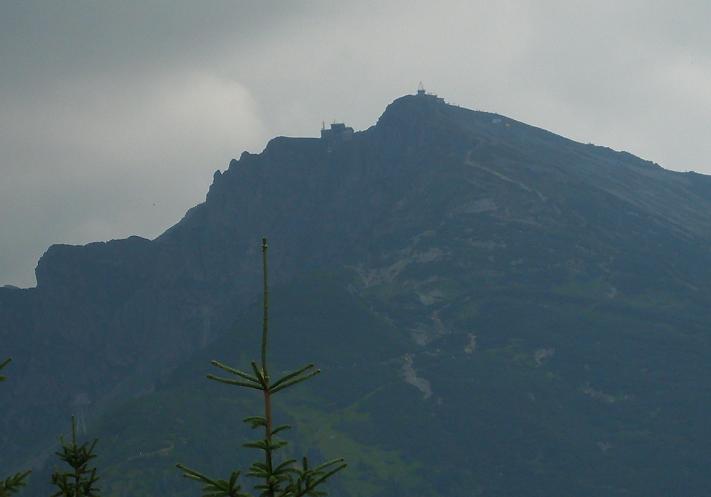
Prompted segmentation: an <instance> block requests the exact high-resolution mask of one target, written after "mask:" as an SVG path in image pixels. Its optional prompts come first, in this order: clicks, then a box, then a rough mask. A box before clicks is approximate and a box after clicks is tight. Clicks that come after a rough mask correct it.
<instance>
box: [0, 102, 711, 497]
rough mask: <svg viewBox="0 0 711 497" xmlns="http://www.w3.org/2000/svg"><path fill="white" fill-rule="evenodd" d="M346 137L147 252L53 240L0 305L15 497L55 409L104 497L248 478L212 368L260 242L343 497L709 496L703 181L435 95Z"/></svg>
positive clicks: (274, 152) (4, 430) (709, 266)
mask: <svg viewBox="0 0 711 497" xmlns="http://www.w3.org/2000/svg"><path fill="white" fill-rule="evenodd" d="M349 130H350V128H347V127H345V126H336V127H333V128H332V129H330V130H327V132H326V133H324V136H323V137H322V138H287V137H278V138H274V139H272V140H271V141H270V142H269V143H268V144H267V146H266V148H265V149H264V151H263V152H262V153H260V154H249V153H246V152H245V153H243V154H242V155H241V156H240V158H239V160H233V161H231V162H230V164H229V167H228V168H227V169H226V170H225V171H223V172H219V171H218V172H216V173H215V176H214V181H213V183H212V186H211V187H210V190H209V192H208V193H207V197H206V200H205V202H204V203H202V204H200V205H197V206H195V207H193V208H192V209H190V210H189V211H188V212H187V213H186V215H185V217H184V218H183V219H182V220H181V221H180V222H178V223H177V224H176V225H175V226H173V227H172V228H170V229H168V230H167V231H166V232H165V233H163V234H162V235H161V236H159V237H158V238H156V239H155V240H146V239H143V238H139V237H131V238H128V239H125V240H113V241H110V242H106V243H91V244H88V245H85V246H66V245H55V246H52V247H50V248H49V249H48V250H47V252H46V253H45V254H44V255H43V257H42V258H41V259H40V261H39V262H38V265H37V269H36V274H37V287H36V288H31V289H17V288H12V287H3V288H0V340H1V341H2V343H3V344H4V346H3V352H2V353H3V354H6V355H11V356H12V357H13V358H14V362H13V367H12V373H11V374H12V381H10V382H6V383H5V384H4V386H3V395H4V397H3V398H5V399H8V398H9V399H10V401H9V402H7V401H5V402H3V404H4V405H3V409H2V417H1V418H0V426H1V429H0V437H2V439H1V440H0V445H2V447H3V450H2V453H1V454H0V457H2V460H0V466H1V467H4V468H10V470H12V469H14V468H18V469H20V468H24V467H26V466H28V465H29V466H32V467H34V468H35V472H34V474H33V479H32V485H31V487H30V488H28V489H27V492H26V495H37V496H39V495H45V494H46V493H47V491H48V488H47V485H48V482H47V479H46V478H45V476H43V475H45V474H47V473H48V472H49V471H50V470H51V466H52V464H53V463H52V461H51V459H48V456H49V455H51V453H52V452H53V450H55V447H56V437H57V435H58V434H60V433H62V432H65V431H66V426H67V423H68V418H69V416H70V415H71V414H74V415H76V416H77V417H78V422H79V428H80V431H81V432H82V433H84V434H86V435H87V436H98V437H99V439H100V441H99V445H98V446H97V451H98V453H99V458H98V459H97V460H96V462H97V466H98V467H99V470H100V472H101V474H102V481H101V483H102V485H101V488H102V490H103V492H102V495H106V496H114V495H116V496H119V495H129V494H130V495H133V496H135V497H139V496H152V495H165V494H171V495H178V496H180V495H188V494H189V492H190V491H191V490H195V489H193V488H191V487H186V486H185V485H184V483H183V482H182V481H181V479H180V476H179V473H178V472H177V471H175V470H174V463H175V462H176V461H178V460H180V461H186V462H197V461H199V462H200V465H201V466H204V467H211V468H215V471H217V470H219V469H224V470H228V469H231V468H232V467H234V466H235V465H236V463H237V462H239V461H240V458H241V457H242V455H241V451H240V445H241V441H242V440H243V438H244V433H243V428H242V427H241V426H240V425H241V422H240V420H241V419H242V417H243V415H246V414H248V413H249V412H250V407H249V406H250V405H251V404H250V402H251V400H250V399H249V398H248V396H247V397H243V396H240V395H239V393H238V394H235V392H233V391H231V390H230V389H229V388H228V387H225V386H220V385H208V384H207V381H206V380H204V373H205V372H207V371H208V370H209V362H208V361H209V360H210V359H220V360H224V361H225V362H228V363H230V362H232V363H235V362H238V361H239V360H240V359H245V358H251V357H252V356H255V355H256V351H257V350H258V343H257V341H258V330H259V328H258V327H259V290H260V279H259V278H260V253H259V247H260V240H261V237H262V236H267V237H268V238H269V240H270V246H271V254H272V255H271V257H272V259H271V262H272V264H271V274H272V275H273V277H272V282H273V286H274V294H273V301H272V305H273V312H274V317H273V336H272V338H273V340H274V348H275V350H274V353H275V357H276V359H277V361H278V363H279V364H280V365H281V366H283V367H284V368H288V367H293V366H298V365H299V364H295V361H296V359H294V357H304V356H305V357H312V358H313V359H314V360H315V362H317V363H318V364H319V365H320V366H321V367H322V369H323V370H324V374H323V375H322V377H319V378H318V379H317V380H315V381H314V382H312V383H311V384H310V385H308V386H304V387H303V388H302V390H301V391H300V392H298V393H296V394H289V395H285V396H284V398H283V402H284V404H283V412H282V413H281V415H282V416H283V417H284V418H285V419H286V420H287V421H288V420H290V421H292V423H293V424H294V426H295V430H294V436H295V437H296V439H297V440H298V444H297V445H300V446H302V447H310V448H311V450H312V451H315V452H318V453H319V455H323V456H324V457H328V456H329V455H331V454H335V455H344V456H345V457H346V459H348V461H349V462H350V467H349V469H348V470H347V471H346V472H345V473H343V477H342V478H340V480H339V481H338V482H336V483H335V485H333V486H332V487H331V488H332V494H333V495H340V496H352V497H356V496H358V497H365V496H369V497H378V496H388V497H399V496H403V497H404V496H424V495H428V496H443V497H450V496H451V497H455V496H457V497H458V496H462V495H472V496H475V495H482V496H524V495H525V496H532V497H533V496H535V497H539V496H540V497H543V496H546V497H547V496H550V495H574V496H576V497H585V496H590V497H593V496H594V497H598V496H601V495H605V496H611V497H616V496H620V497H621V496H639V497H650V496H659V497H662V496H664V497H668V496H670V495H674V496H692V495H706V494H708V489H709V488H711V473H709V471H708V466H709V463H711V451H709V447H711V432H710V431H709V429H708V421H707V417H708V413H709V412H710V410H711V396H710V395H709V392H711V361H710V360H709V357H711V332H710V331H709V322H711V320H710V318H711V316H710V314H711V311H710V309H711V307H710V306H709V303H710V302H711V250H710V249H711V178H710V177H708V176H704V175H700V174H695V173H679V172H672V171H668V170H665V169H663V168H662V167H660V166H659V165H657V164H654V163H652V162H648V161H645V160H642V159H640V158H637V157H635V156H633V155H631V154H629V153H625V152H617V151H613V150H611V149H609V148H604V147H599V146H594V145H590V144H581V143H577V142H574V141H571V140H569V139H566V138H563V137H561V136H558V135H555V134H553V133H550V132H548V131H545V130H542V129H539V128H535V127H532V126H529V125H526V124H523V123H521V122H517V121H515V120H513V119H509V118H507V117H505V116H501V115H497V114H491V113H486V112H476V111H472V110H468V109H464V108H460V107H457V106H452V105H448V104H447V103H446V102H445V101H444V100H442V99H441V98H438V97H436V96H433V95H429V94H418V95H409V96H404V97H401V98H398V99H397V100H395V101H394V102H393V103H391V104H390V105H389V106H388V107H387V109H386V110H385V112H384V113H383V114H382V116H381V117H380V119H379V120H378V122H377V124H375V125H374V126H372V127H371V128H369V129H367V130H365V131H360V132H353V131H352V130H350V131H349ZM299 388H301V387H299ZM240 393H241V392H240ZM297 451H298V450H297ZM43 478H44V479H43Z"/></svg>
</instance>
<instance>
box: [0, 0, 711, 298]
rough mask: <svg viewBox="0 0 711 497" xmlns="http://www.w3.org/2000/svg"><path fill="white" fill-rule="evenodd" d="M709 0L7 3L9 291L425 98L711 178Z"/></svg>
mask: <svg viewBox="0 0 711 497" xmlns="http://www.w3.org/2000/svg"><path fill="white" fill-rule="evenodd" d="M709 19H711V2H708V1H707V0H703V1H702V0H699V1H688V0H687V1H683V0H682V1H680V0H677V1H652V0H648V1H636V0H624V1H620V0H615V1H612V0H610V1H608V0H595V1H587V2H582V1H580V2H577V1H575V0H560V1H558V0H535V1H534V0H531V1H525V0H516V1H506V0H496V1H494V0H491V1H483V0H482V1H475V0H469V1H443V0H438V1H436V2H435V1H432V0H430V1H427V2H417V1H411V0H410V1H384V0H380V1H374V2H356V1H353V2H344V1H340V0H330V1H308V2H296V1H286V2H285V1H279V2H266V1H259V2H257V1H254V2H240V1H230V2H228V1H217V0H210V1H207V2H195V1H187V0H182V1H176V0H173V1H170V2H169V1H146V0H142V1H135V2H133V1H128V0H120V1H113V2H108V1H105V2H104V1H102V2H96V1H74V2H69V1H67V2H55V1H52V0H46V1H44V2H35V1H27V0H25V1H22V2H19V1H18V2H10V1H7V2H2V3H0V154H1V155H0V175H1V176H0V285H2V284H15V285H19V286H32V285H34V267H35V265H36V262H37V259H38V258H39V257H40V256H41V255H42V253H43V252H44V251H45V250H46V248H47V247H48V246H49V245H50V244H52V243H86V242H89V241H94V240H107V239H111V238H121V237H125V236H128V235H130V234H138V235H141V236H145V237H149V238H152V237H155V236H157V235H158V234H160V233H161V232H162V231H163V230H164V229H166V228H168V227H169V226H170V225H172V224H174V223H175V222H177V221H178V220H179V219H180V218H181V217H182V215H183V213H184V212H185V210H187V209H188V208H189V207H191V206H193V205H195V204H196V203H198V202H201V201H202V200H203V199H204V196H205V193H206V192H207V188H208V186H209V184H210V182H211V180H212V173H213V172H214V171H215V170H216V169H224V168H225V167H226V166H227V163H228V162H229V160H230V159H231V158H232V157H238V156H239V154H240V153H241V152H242V151H243V150H249V151H251V152H259V151H261V150H262V149H263V147H264V145H265V144H266V141H267V140H268V139H269V138H271V137H273V136H276V135H292V136H316V135H317V134H318V132H319V129H320V126H321V121H327V122H329V121H331V120H333V119H338V120H343V121H346V122H347V123H349V124H350V125H353V126H354V127H355V128H356V129H364V128H367V127H368V126H370V125H372V124H373V123H374V122H375V121H376V119H377V118H378V116H379V115H380V114H381V113H382V111H383V109H384V108H385V106H386V105H387V104H388V103H389V102H390V101H392V100H393V99H395V98H396V97H398V96H401V95H403V94H405V93H413V92H414V90H415V89H416V86H417V83H418V82H419V81H420V80H422V81H423V82H424V83H425V86H426V87H427V89H428V90H431V91H434V92H436V93H438V94H440V95H441V96H443V97H444V98H445V99H447V100H448V101H449V102H453V103H456V104H459V105H462V106H465V107H470V108H475V109H481V110H487V111H492V112H499V113H501V114H506V115H509V116H511V117H513V118H516V119H519V120H522V121H525V122H528V123H530V124H534V125H537V126H541V127H543V128H546V129H549V130H552V131H555V132H557V133H560V134H563V135H565V136H568V137H571V138H573V139H576V140H579V141H582V142H593V143H596V144H601V145H607V146H611V147H613V148H616V149H623V150H628V151H630V152H632V153H634V154H636V155H639V156H642V157H644V158H646V159H650V160H654V161H655V162H658V163H660V164H662V165H663V166H664V167H666V168H669V169H676V170H690V169H691V170H696V171H700V172H709V173H711V139H709V137H708V133H709V131H710V129H711V30H710V29H708V20H709Z"/></svg>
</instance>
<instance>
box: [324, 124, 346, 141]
mask: <svg viewBox="0 0 711 497" xmlns="http://www.w3.org/2000/svg"><path fill="white" fill-rule="evenodd" d="M351 138H353V128H351V127H350V126H346V125H345V124H344V123H333V124H331V127H330V129H326V125H325V124H324V125H323V126H322V128H321V139H322V140H326V141H335V140H339V141H346V140H350V139H351Z"/></svg>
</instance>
